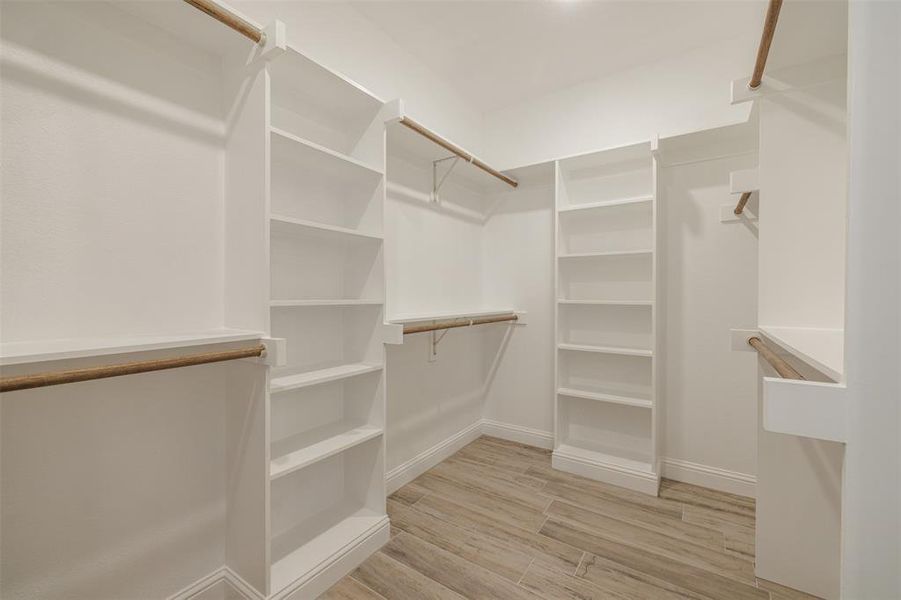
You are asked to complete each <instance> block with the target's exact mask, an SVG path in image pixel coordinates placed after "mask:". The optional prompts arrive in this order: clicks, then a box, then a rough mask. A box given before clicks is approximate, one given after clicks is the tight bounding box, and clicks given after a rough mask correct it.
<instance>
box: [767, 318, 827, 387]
mask: <svg viewBox="0 0 901 600" xmlns="http://www.w3.org/2000/svg"><path fill="white" fill-rule="evenodd" d="M760 331H761V333H763V334H764V335H765V336H766V337H768V338H770V339H771V340H772V341H773V342H774V343H776V344H778V345H779V346H780V347H782V349H783V350H785V351H786V352H788V353H790V354H792V355H794V356H796V357H797V358H798V359H799V360H801V361H803V362H805V363H807V364H808V365H810V366H811V367H813V368H814V369H816V370H817V371H820V372H821V373H823V374H824V375H826V376H827V377H829V378H830V379H832V380H833V381H836V382H841V381H842V373H843V372H844V365H845V332H844V330H842V329H814V328H806V327H769V326H764V325H761V326H760Z"/></svg>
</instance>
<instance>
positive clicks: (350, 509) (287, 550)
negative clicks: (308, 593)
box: [270, 502, 388, 593]
mask: <svg viewBox="0 0 901 600" xmlns="http://www.w3.org/2000/svg"><path fill="white" fill-rule="evenodd" d="M387 521H388V517H387V516H386V515H384V514H378V513H376V512H375V511H372V510H369V509H366V508H359V507H356V506H354V505H353V504H351V503H349V502H342V503H339V504H338V505H336V506H333V507H330V508H328V509H326V510H324V511H322V512H320V513H317V514H315V515H313V516H311V517H310V518H309V519H306V520H305V521H304V522H302V523H301V524H300V525H298V526H297V527H294V528H293V529H289V530H288V531H286V532H285V533H282V534H280V535H278V536H276V537H274V538H273V540H272V556H273V559H274V562H273V563H272V568H271V571H270V574H271V583H272V591H273V593H277V592H279V591H281V590H283V589H284V588H285V587H287V586H288V585H290V584H291V583H293V582H295V581H297V580H298V579H301V578H303V577H305V576H306V575H307V574H308V573H311V572H313V571H314V570H315V569H316V568H317V567H318V566H319V565H320V564H322V563H323V562H326V561H329V560H332V558H333V557H334V556H335V555H336V554H338V553H339V552H340V551H341V550H342V549H343V548H345V547H346V546H349V545H350V544H352V543H353V542H355V541H356V540H358V539H360V538H362V537H364V536H366V535H367V534H369V533H371V532H372V531H375V530H376V529H377V528H379V527H381V526H383V525H384V524H385V523H386V522H387Z"/></svg>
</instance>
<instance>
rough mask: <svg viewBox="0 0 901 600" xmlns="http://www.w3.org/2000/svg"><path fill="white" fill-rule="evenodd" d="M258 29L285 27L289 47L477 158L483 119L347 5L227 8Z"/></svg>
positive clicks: (237, 1)
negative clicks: (399, 101) (401, 108)
mask: <svg viewBox="0 0 901 600" xmlns="http://www.w3.org/2000/svg"><path fill="white" fill-rule="evenodd" d="M229 4H230V5H231V6H234V7H235V8H237V9H238V10H240V11H242V12H243V13H245V14H246V15H248V16H249V17H251V18H253V19H255V20H257V21H258V22H260V23H261V24H265V23H268V22H269V21H271V20H272V19H273V18H278V19H280V20H282V21H284V22H285V24H286V26H287V32H288V41H289V42H290V43H291V44H292V45H294V46H295V47H296V48H297V49H298V50H300V51H301V52H303V53H304V54H305V55H307V56H309V57H310V58H311V59H313V60H315V61H317V62H319V63H321V64H323V65H325V66H326V67H328V68H330V69H333V70H335V71H338V72H339V73H342V74H343V75H345V76H347V77H349V78H350V79H352V80H353V81H355V82H357V83H358V84H360V85H362V86H363V87H365V88H366V89H368V90H369V91H370V92H372V93H374V94H375V95H376V96H378V97H380V98H381V99H382V100H384V101H386V102H387V101H389V100H393V99H395V98H403V100H404V104H405V109H406V112H407V113H408V114H409V115H410V116H411V117H413V118H414V119H416V120H418V121H419V122H421V123H424V124H426V125H427V126H428V127H429V128H430V129H432V130H433V131H436V132H438V133H440V134H441V135H443V136H444V137H446V138H448V139H452V140H453V141H454V142H455V143H457V144H459V145H461V146H463V147H464V148H467V149H468V150H469V151H471V152H474V153H476V154H479V153H480V152H481V150H482V147H483V141H482V135H483V134H482V115H481V114H480V112H479V111H477V110H476V109H475V108H473V107H472V106H471V105H469V104H468V103H467V102H466V101H465V100H464V99H463V98H462V97H461V96H460V95H459V94H458V93H457V91H456V90H455V89H453V88H452V87H451V86H450V85H449V84H447V83H446V82H445V81H443V80H442V79H441V78H439V77H438V76H436V75H435V74H434V73H433V72H432V71H430V70H429V68H428V67H426V66H425V64H424V63H423V62H422V61H420V60H419V59H418V58H417V57H416V56H414V55H413V54H411V53H409V52H408V51H406V50H405V49H403V48H402V47H400V46H399V45H398V44H397V43H396V42H394V41H393V40H392V39H391V38H390V37H389V36H388V35H387V34H385V33H384V32H383V31H382V30H380V29H379V28H377V27H376V26H375V25H373V24H372V22H370V21H369V20H367V19H366V18H365V17H364V16H363V15H362V14H360V13H359V12H358V11H356V10H354V8H353V7H352V6H350V5H349V4H348V3H346V2H308V1H281V2H272V1H258V0H234V1H231V2H229Z"/></svg>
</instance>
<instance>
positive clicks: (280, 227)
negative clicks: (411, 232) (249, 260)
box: [269, 215, 384, 242]
mask: <svg viewBox="0 0 901 600" xmlns="http://www.w3.org/2000/svg"><path fill="white" fill-rule="evenodd" d="M269 221H270V223H271V227H272V228H273V229H274V230H276V231H281V232H284V233H292V232H297V231H307V232H312V233H319V234H324V235H329V236H336V237H347V238H350V239H359V240H365V241H379V242H380V241H382V240H383V239H384V238H383V237H382V236H380V235H375V234H372V233H364V232H362V231H358V230H356V229H350V228H349V227H340V226H338V225H326V224H325V223H317V222H315V221H306V220H304V219H295V218H294V217H286V216H283V215H271V216H270V217H269Z"/></svg>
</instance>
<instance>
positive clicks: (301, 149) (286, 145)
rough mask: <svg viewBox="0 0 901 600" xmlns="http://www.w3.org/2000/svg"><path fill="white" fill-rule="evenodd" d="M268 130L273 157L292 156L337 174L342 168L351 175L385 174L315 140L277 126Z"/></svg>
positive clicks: (347, 174) (346, 174) (379, 175)
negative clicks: (270, 136)
mask: <svg viewBox="0 0 901 600" xmlns="http://www.w3.org/2000/svg"><path fill="white" fill-rule="evenodd" d="M269 131H270V133H271V134H272V138H271V143H272V155H273V158H281V157H285V158H288V157H294V158H297V159H299V160H301V161H303V162H304V163H306V164H308V165H309V166H311V167H321V168H322V169H324V170H327V171H332V172H334V171H336V170H337V171H339V173H338V174H339V175H340V174H341V173H340V171H342V170H343V171H345V173H344V175H345V176H353V175H354V174H355V173H354V172H356V174H360V173H361V172H362V174H364V175H368V176H378V177H381V176H383V175H384V174H385V173H384V171H383V170H382V169H377V168H375V167H373V166H372V165H368V164H366V163H365V162H363V161H361V160H359V159H357V158H354V157H353V156H348V155H347V154H342V153H340V152H336V151H335V150H332V149H330V148H326V147H325V146H320V145H319V144H317V143H315V142H311V141H310V140H306V139H304V138H302V137H299V136H296V135H294V134H293V133H289V132H287V131H284V130H282V129H278V128H277V127H270V128H269Z"/></svg>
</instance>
